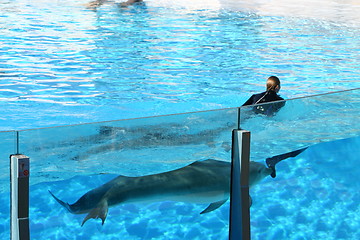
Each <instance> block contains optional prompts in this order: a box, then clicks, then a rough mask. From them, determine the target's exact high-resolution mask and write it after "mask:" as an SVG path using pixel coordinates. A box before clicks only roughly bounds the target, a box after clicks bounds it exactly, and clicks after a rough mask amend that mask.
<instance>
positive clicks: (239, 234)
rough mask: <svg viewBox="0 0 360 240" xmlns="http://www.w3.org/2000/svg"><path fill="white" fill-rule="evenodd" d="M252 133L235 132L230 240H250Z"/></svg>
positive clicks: (233, 140)
mask: <svg viewBox="0 0 360 240" xmlns="http://www.w3.org/2000/svg"><path fill="white" fill-rule="evenodd" d="M249 165H250V132H249V131H244V130H233V133H232V159H231V182H230V222H229V240H250V196H249V167H250V166H249Z"/></svg>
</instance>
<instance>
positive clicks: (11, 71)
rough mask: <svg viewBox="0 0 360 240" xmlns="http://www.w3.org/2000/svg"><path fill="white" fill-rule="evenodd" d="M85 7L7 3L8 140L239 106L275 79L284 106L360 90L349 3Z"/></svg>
mask: <svg viewBox="0 0 360 240" xmlns="http://www.w3.org/2000/svg"><path fill="white" fill-rule="evenodd" d="M86 2H87V1H84V0H82V1H76V2H74V1H61V2H60V1H36V2H31V1H27V0H18V1H11V2H9V1H5V0H1V1H0V10H1V12H2V13H3V14H2V16H1V21H0V33H1V34H0V54H1V59H2V61H1V62H0V78H1V82H0V109H1V114H0V116H1V117H0V129H1V130H10V129H28V128H35V127H46V126H56V125H66V124H76V123H84V122H95V121H105V120H114V119H126V118H132V117H143V116H154V115H162V114H169V113H181V112H189V111H198V110H209V109H219V108H226V107H237V106H240V105H241V104H242V103H243V102H244V101H245V100H246V98H247V97H249V95H250V94H252V93H254V92H258V91H262V90H263V89H264V79H265V78H266V77H267V76H269V75H278V76H279V77H280V79H281V80H282V81H283V82H282V83H283V84H282V90H281V94H282V95H283V96H284V97H286V98H293V97H299V96H304V95H311V94H318V93H324V92H329V91H334V90H344V89H350V88H356V87H359V86H360V85H359V80H358V73H359V71H358V69H359V67H360V66H359V62H360V61H359V60H360V59H359V54H358V53H359V46H360V42H359V41H360V40H359V38H358V37H357V36H359V26H358V22H359V21H357V20H358V16H359V15H360V14H358V13H359V6H358V5H357V4H354V3H352V2H351V1H345V2H344V1H342V2H338V1H336V0H333V1H330V2H329V1H326V4H325V3H324V1H322V0H318V1H311V3H308V2H307V1H305V0H304V1H303V2H301V1H300V2H298V3H297V4H298V5H294V6H293V5H291V4H290V3H289V2H288V1H278V3H279V4H276V2H277V1H272V2H271V3H267V4H265V3H263V2H261V1H255V2H254V1H251V3H249V2H247V1H239V2H238V1H237V2H236V3H235V2H233V1H230V0H229V1H206V2H204V1H197V3H196V4H195V3H194V2H190V1H181V2H172V1H165V0H161V1H155V0H150V1H145V3H144V4H141V5H137V6H131V7H129V8H123V9H119V8H118V7H117V6H116V5H114V4H111V3H109V4H104V5H103V6H102V7H100V8H99V9H98V11H92V10H89V9H86V8H85V7H84V4H85V3H86ZM322 3H324V4H323V6H322V8H321V9H322V11H321V12H316V13H314V12H313V11H310V10H311V9H313V8H317V7H318V5H319V4H320V5H321V4H322ZM299 5H301V6H303V7H302V8H299ZM325 6H326V7H325ZM296 9H302V11H298V10H296ZM267 10H268V11H267ZM335 13H336V14H335ZM17 19H18V20H17Z"/></svg>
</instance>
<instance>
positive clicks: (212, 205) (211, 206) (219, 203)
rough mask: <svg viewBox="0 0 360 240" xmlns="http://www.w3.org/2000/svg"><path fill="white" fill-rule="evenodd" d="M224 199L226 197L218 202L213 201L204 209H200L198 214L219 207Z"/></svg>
mask: <svg viewBox="0 0 360 240" xmlns="http://www.w3.org/2000/svg"><path fill="white" fill-rule="evenodd" d="M226 201H227V199H224V200H221V201H218V202H213V203H211V204H210V205H209V206H208V207H207V208H205V209H204V211H202V212H201V213H200V214H203V213H208V212H211V211H214V210H215V209H218V208H219V207H221V205H223V204H224V203H225V202H226Z"/></svg>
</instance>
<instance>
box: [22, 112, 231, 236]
mask: <svg viewBox="0 0 360 240" xmlns="http://www.w3.org/2000/svg"><path fill="white" fill-rule="evenodd" d="M237 120H238V109H224V110H219V111H208V112H197V113H189V114H180V115H168V116H161V117H153V118H141V119H131V120H122V121H113V122H102V123H95V124H85V125H77V126H67V127H58V128H46V129H38V130H29V131H21V132H20V151H21V152H22V153H23V154H25V155H27V156H29V157H30V160H31V178H30V185H31V186H30V230H31V237H32V238H33V239H64V238H66V239H68V238H84V239H90V238H91V239H113V238H121V239H152V238H157V237H158V238H162V239H165V238H168V239H177V238H178V239H196V238H198V239H204V238H207V239H227V238H228V219H229V202H228V201H226V202H225V203H224V204H223V205H222V206H220V205H221V204H220V203H218V204H217V205H219V206H220V207H219V208H218V209H216V210H214V211H211V212H209V213H206V214H200V212H202V211H203V210H204V209H206V208H207V207H208V205H209V204H210V203H213V202H218V201H220V200H226V199H224V197H223V196H224V191H225V192H226V191H227V190H228V189H229V186H228V185H227V184H228V181H229V178H230V160H231V132H232V130H233V129H234V128H237ZM207 159H215V160H217V161H211V160H210V161H204V160H207ZM196 161H201V162H197V163H196V164H193V165H192V167H187V166H188V165H189V164H191V163H194V162H196ZM219 161H220V162H219ZM175 169H180V170H177V171H175V172H172V173H170V174H163V173H164V172H167V171H171V170H175ZM227 173H228V174H227ZM150 174H154V176H152V177H143V176H146V175H150ZM120 175H121V176H122V177H121V176H120ZM125 176H127V177H125ZM215 177H216V178H217V179H214V178H215ZM115 178H116V180H114V181H112V180H113V179H115ZM211 181H215V182H216V184H215V182H214V183H212V182H211ZM105 183H108V184H106V185H103V184H105ZM220 183H221V184H220ZM99 186H103V187H102V188H101V189H97V190H94V191H93V192H91V193H88V194H87V195H86V199H83V200H81V201H80V203H79V204H77V205H73V206H71V207H68V206H67V204H65V203H63V205H65V207H67V208H70V210H71V211H73V212H81V211H83V212H84V213H82V214H71V213H70V212H68V211H67V210H66V209H65V208H64V207H62V206H61V205H60V204H59V203H58V202H57V201H56V200H55V199H54V198H53V197H52V196H51V194H50V193H49V192H48V190H50V191H51V192H52V193H53V194H54V195H55V196H56V197H58V198H59V199H61V200H62V201H64V202H69V203H70V204H73V203H75V202H76V201H77V200H78V199H79V198H80V197H81V196H83V195H84V194H86V193H87V192H88V191H90V190H93V189H96V188H98V187H99ZM220 194H222V196H221V197H219V196H220ZM219 198H221V199H219ZM168 200H174V201H168ZM125 201H127V202H126V203H123V204H121V203H122V202H125ZM141 201H145V203H144V202H141ZM146 201H149V202H150V203H149V202H146ZM186 201H189V202H190V203H187V202H186ZM193 202H200V204H196V203H193ZM117 203H119V204H118V205H116V206H112V205H113V204H117ZM87 204H89V207H87V206H88V205H87ZM106 205H108V206H109V208H108V209H109V210H108V214H107V217H106V221H105V223H104V225H103V226H101V224H102V220H101V219H89V220H88V221H86V222H85V223H84V225H83V226H81V224H82V223H83V221H84V219H85V216H87V212H91V214H93V216H95V217H96V216H99V217H100V218H105V217H104V216H105V214H104V212H106V209H107V207H106ZM217 205H215V204H214V205H212V207H213V208H214V209H215V208H216V207H217ZM212 207H210V208H208V210H209V211H210V210H212ZM75 236H76V237H75ZM205 236H206V237H205Z"/></svg>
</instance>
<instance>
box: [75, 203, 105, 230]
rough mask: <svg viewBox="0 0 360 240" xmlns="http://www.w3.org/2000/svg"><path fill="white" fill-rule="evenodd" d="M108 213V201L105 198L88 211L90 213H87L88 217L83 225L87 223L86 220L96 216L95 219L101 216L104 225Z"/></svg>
mask: <svg viewBox="0 0 360 240" xmlns="http://www.w3.org/2000/svg"><path fill="white" fill-rule="evenodd" d="M107 213H108V203H107V201H105V200H103V201H101V202H100V203H99V204H98V205H97V207H96V208H93V209H91V211H90V212H89V213H88V215H86V217H85V218H84V220H83V221H82V223H81V226H83V225H84V223H86V221H87V220H89V219H90V218H94V219H98V218H101V220H102V225H104V222H105V219H106V216H107Z"/></svg>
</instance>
